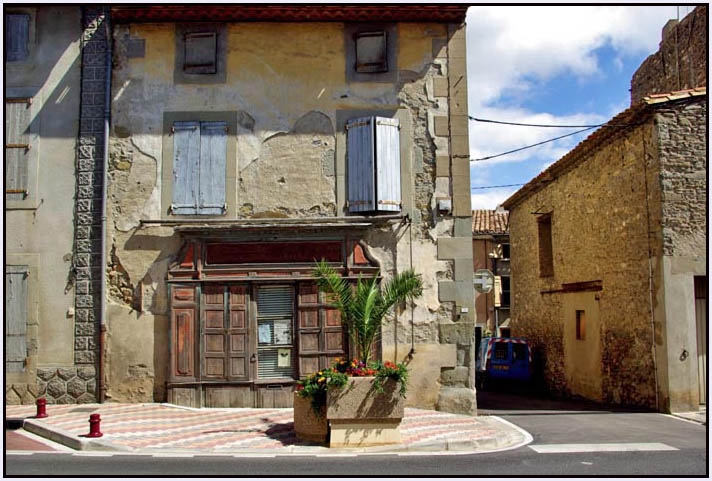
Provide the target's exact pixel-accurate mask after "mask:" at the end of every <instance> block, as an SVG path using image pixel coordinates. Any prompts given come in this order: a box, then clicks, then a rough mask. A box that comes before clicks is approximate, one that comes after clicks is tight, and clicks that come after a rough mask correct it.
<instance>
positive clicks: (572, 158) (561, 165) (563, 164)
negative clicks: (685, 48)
mask: <svg viewBox="0 0 712 481" xmlns="http://www.w3.org/2000/svg"><path fill="white" fill-rule="evenodd" d="M706 96H707V87H706V86H705V87H697V88H694V89H687V90H680V91H676V92H670V93H667V94H654V95H650V96H647V97H645V98H643V100H642V101H641V102H639V103H637V104H635V105H633V106H631V107H629V108H627V109H626V110H624V111H622V112H620V113H619V114H618V115H616V116H615V117H613V118H612V119H610V120H609V121H608V122H606V124H605V125H603V126H601V127H600V128H598V129H597V130H596V131H595V132H593V133H592V134H591V135H589V136H588V137H586V138H585V139H584V140H582V141H581V142H580V143H579V144H578V145H577V146H576V147H574V148H573V149H572V150H571V151H569V152H568V153H567V154H565V155H564V156H563V157H561V158H560V159H559V160H557V161H556V162H554V163H553V164H552V165H550V166H549V167H548V168H547V169H546V170H544V171H542V172H541V173H540V174H539V175H537V176H536V177H534V178H533V179H532V180H530V181H529V182H528V183H526V184H525V185H524V186H523V187H522V188H521V189H519V190H517V191H516V192H514V193H513V194H512V195H511V196H509V198H507V199H506V200H505V201H504V202H502V206H503V207H504V208H505V209H507V210H508V211H511V210H512V208H513V207H514V206H515V205H517V204H519V203H520V202H522V201H523V200H524V199H526V198H527V197H529V196H530V195H531V194H534V193H536V192H539V191H540V190H542V189H544V188H545V187H546V186H547V185H548V184H549V183H550V182H552V181H554V180H555V179H556V178H558V177H559V176H560V175H562V174H564V173H565V172H567V171H569V170H570V169H572V168H574V167H576V166H577V165H579V164H581V163H582V162H584V161H585V160H586V154H588V153H589V152H590V151H591V150H592V149H595V148H598V147H599V146H600V145H601V144H603V143H604V142H605V141H609V140H612V139H615V138H617V137H619V136H621V135H624V134H625V133H626V132H628V131H630V130H631V129H632V128H634V127H638V126H640V125H642V124H643V123H645V122H646V121H647V120H648V116H649V115H652V113H654V112H655V111H656V110H657V109H660V108H664V107H665V106H666V105H668V104H671V103H674V102H680V101H694V100H698V99H701V98H702V97H706ZM621 125H623V127H620V126H621Z"/></svg>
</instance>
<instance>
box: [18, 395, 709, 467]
mask: <svg viewBox="0 0 712 481" xmlns="http://www.w3.org/2000/svg"><path fill="white" fill-rule="evenodd" d="M480 412H481V413H482V414H484V415H487V413H491V414H493V415H495V414H496V415H498V416H501V417H502V418H504V419H506V420H507V421H509V422H512V423H514V424H516V425H518V426H520V427H522V428H523V429H525V430H527V431H528V432H529V433H530V434H531V435H532V436H533V438H534V439H533V442H532V443H531V444H529V445H528V446H524V447H521V448H519V449H515V450H508V451H501V452H495V453H482V454H475V455H413V454H408V455H390V456H383V455H353V456H349V457H344V456H328V455H327V456H301V457H296V456H273V455H270V453H265V456H264V457H257V458H255V457H253V458H246V457H239V456H232V457H231V456H222V455H221V456H192V455H190V454H184V453H181V454H179V453H174V454H162V455H155V456H154V455H145V456H142V455H134V454H116V453H86V452H79V453H77V452H67V451H56V452H51V453H46V452H37V451H35V452H32V451H27V454H19V455H18V454H7V455H6V458H5V462H6V464H5V474H6V475H25V476H38V477H40V476H41V477H47V476H52V475H62V476H72V475H74V476H102V475H103V476H106V475H121V476H123V477H128V476H175V477H181V476H217V475H229V476H246V477H249V476H257V475H261V476H290V475H295V476H306V477H309V476H323V475H326V476H329V477H336V476H364V477H366V476H432V477H444V476H491V475H499V476H655V475H658V476H661V475H662V476H691V475H700V476H704V475H707V452H708V447H707V429H706V426H703V425H701V424H697V423H693V422H689V421H685V420H681V419H678V418H673V417H671V416H666V415H663V414H657V413H645V412H621V411H615V412H614V411H610V410H606V409H603V408H601V407H600V406H596V405H592V404H582V403H570V402H567V403H562V402H558V401H548V400H542V399H537V398H532V397H530V396H515V395H499V394H493V393H489V394H487V395H485V396H483V397H482V398H481V399H480ZM650 449H652V450H650ZM606 450H609V451H606ZM570 451H574V452H570Z"/></svg>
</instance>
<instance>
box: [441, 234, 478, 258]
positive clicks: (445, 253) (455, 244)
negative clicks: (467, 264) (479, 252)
mask: <svg viewBox="0 0 712 481" xmlns="http://www.w3.org/2000/svg"><path fill="white" fill-rule="evenodd" d="M468 254H469V257H470V258H472V234H470V236H469V237H439V238H438V259H440V260H444V259H458V258H464V257H467V256H468Z"/></svg>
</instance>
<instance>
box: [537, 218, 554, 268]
mask: <svg viewBox="0 0 712 481" xmlns="http://www.w3.org/2000/svg"><path fill="white" fill-rule="evenodd" d="M537 222H538V225H539V275H540V276H541V277H547V276H553V275H554V252H553V246H552V240H551V214H545V215H542V216H540V217H539V218H538V219H537Z"/></svg>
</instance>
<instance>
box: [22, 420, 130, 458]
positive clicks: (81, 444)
mask: <svg viewBox="0 0 712 481" xmlns="http://www.w3.org/2000/svg"><path fill="white" fill-rule="evenodd" d="M22 427H23V428H24V429H25V431H28V432H31V433H33V434H36V435H38V436H42V437H43V438H46V439H49V440H50V441H54V442H55V443H59V444H63V445H65V446H67V447H68V448H71V449H74V450H77V451H132V449H130V448H127V447H126V446H121V445H118V444H114V443H111V442H107V441H101V440H99V439H90V438H82V437H79V436H77V435H74V434H72V433H70V432H68V431H65V430H64V429H60V428H57V427H49V426H48V425H47V424H45V423H43V422H41V421H38V420H36V419H25V422H24V423H23V426H22Z"/></svg>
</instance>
